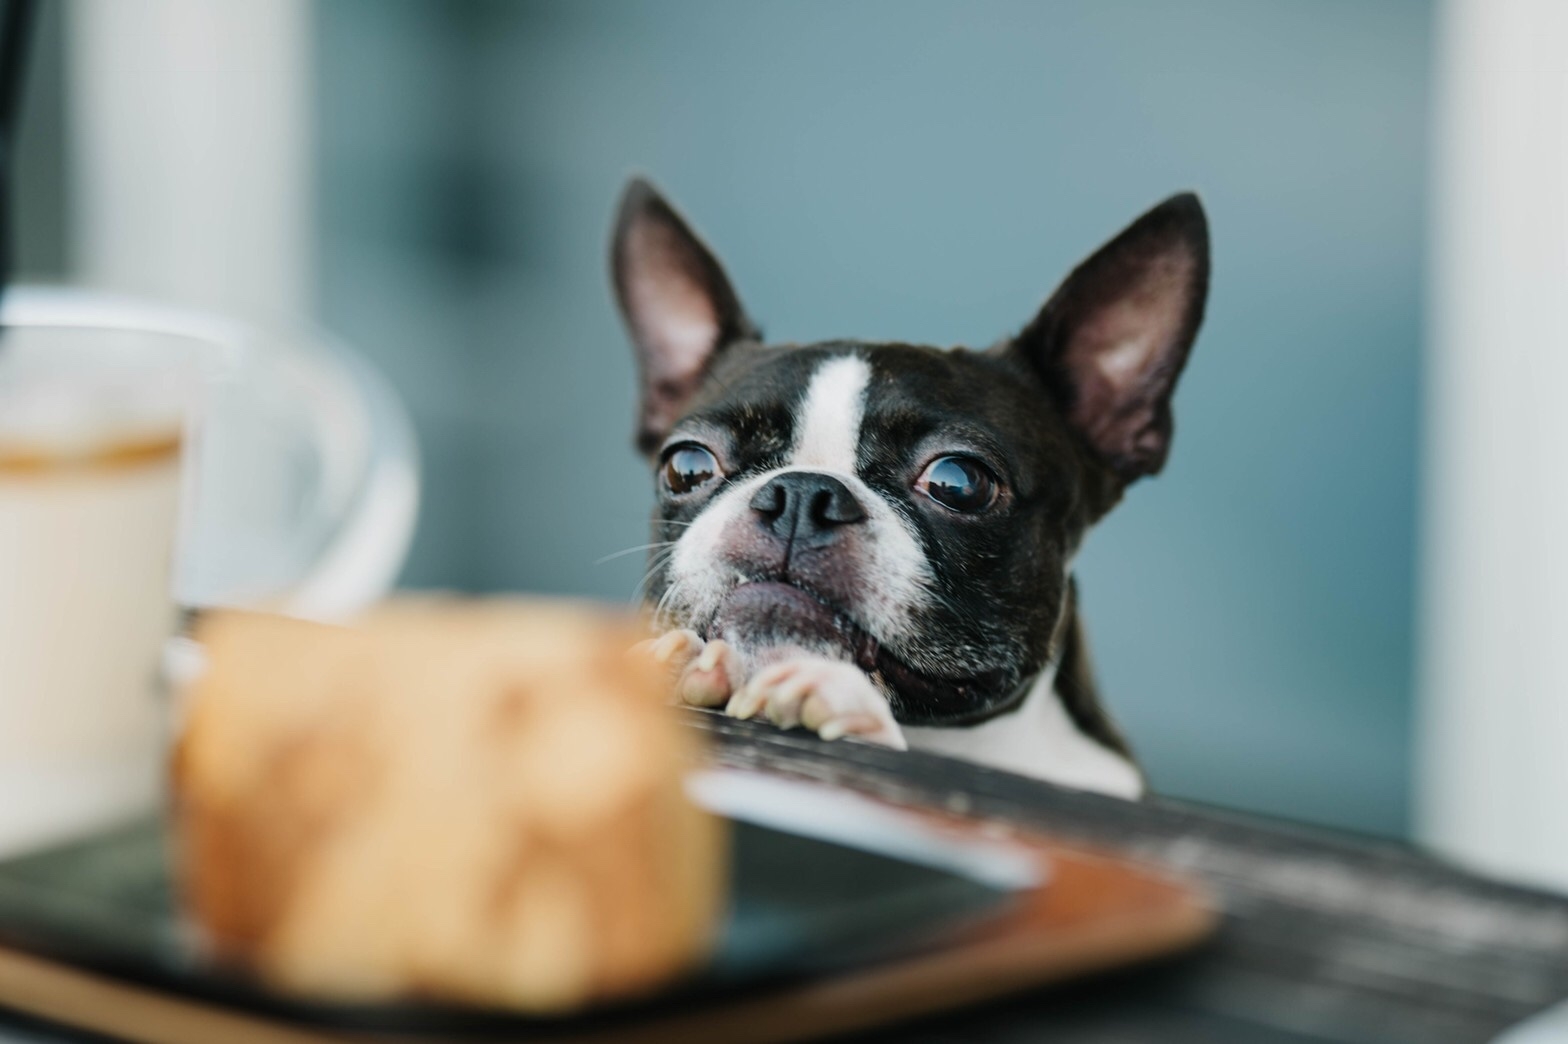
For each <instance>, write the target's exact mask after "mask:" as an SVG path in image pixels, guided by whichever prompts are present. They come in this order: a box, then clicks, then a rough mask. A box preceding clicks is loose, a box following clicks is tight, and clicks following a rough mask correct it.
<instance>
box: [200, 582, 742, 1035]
mask: <svg viewBox="0 0 1568 1044" xmlns="http://www.w3.org/2000/svg"><path fill="white" fill-rule="evenodd" d="M636 637H637V635H636V634H635V633H634V632H633V631H632V629H631V628H630V627H629V626H628V625H626V624H625V623H624V622H623V621H614V620H613V618H608V617H606V616H604V615H603V614H601V613H598V612H596V611H593V610H590V609H588V608H586V607H583V606H579V605H574V604H571V603H558V602H548V601H485V602H461V601H457V600H448V601H441V600H429V601H410V602H403V603H392V604H390V605H388V606H387V607H385V608H382V609H379V610H376V611H375V612H373V613H371V614H369V615H368V616H367V617H366V618H364V619H363V620H362V621H360V622H358V623H356V624H355V625H354V626H351V627H331V626H325V625H321V624H310V623H302V622H299V621H295V620H289V619H284V618H281V617H274V616H264V615H259V614H247V613H234V612H223V613H217V614H214V615H211V616H209V617H207V618H205V619H204V620H203V621H202V622H201V624H200V625H199V627H198V632H197V638H198V640H199V641H200V642H201V643H202V645H203V646H204V648H205V650H206V652H207V656H208V659H209V663H208V668H207V670H206V671H205V672H204V673H203V675H202V676H201V677H200V678H199V680H197V681H196V682H195V683H194V684H193V686H192V687H191V690H190V692H189V693H188V694H187V696H188V702H187V707H186V719H185V727H184V729H183V732H182V735H181V738H180V740H179V742H178V745H177V748H176V753H175V757H174V766H173V780H174V792H175V793H174V797H175V809H176V822H177V826H178V834H177V836H178V841H179V845H178V851H179V856H178V864H179V878H180V881H181V882H182V894H183V896H184V900H185V904H186V908H187V910H188V912H189V913H190V914H191V915H192V916H193V917H194V920H195V921H196V923H197V924H198V926H199V927H200V929H201V930H202V933H203V935H204V937H205V938H206V939H207V941H208V942H209V944H210V946H211V948H212V950H213V951H214V953H215V955H216V956H217V957H218V958H220V959H222V960H225V961H230V962H236V963H240V964H242V965H245V966H247V967H250V968H252V969H254V970H255V971H257V972H259V973H260V974H261V975H262V976H263V977H264V978H265V979H267V980H268V981H270V982H272V983H274V984H277V985H280V986H283V987H286V988H288V989H291V990H294V991H297V992H303V993H305V994H309V995H312V996H315V997H320V998H326V999H335V1000H345V1001H356V1002H357V1001H380V1000H391V999H398V998H408V997H422V998H428V999H436V1000H444V1001H458V1002H469V1003H476V1004H487V1005H501V1006H507V1007H512V1008H517V1009H521V1010H525V1011H530V1012H559V1011H564V1010H569V1009H572V1008H575V1007H578V1006H580V1005H582V1004H584V1003H587V1002H590V1001H594V1000H600V999H605V998H613V997H620V996H626V995H628V994H633V993H637V992H640V991H644V990H647V989H650V988H652V987H653V986H656V985H657V984H659V983H661V982H664V981H666V980H668V979H669V978H671V977H672V976H674V975H677V974H679V973H680V972H681V971H682V970H684V969H686V968H688V967H690V966H691V965H692V964H693V963H694V962H696V961H698V960H699V959H700V958H701V957H702V956H703V955H704V954H705V953H706V952H707V948H708V946H709V944H710V942H711V940H712V938H713V936H714V933H715V931H716V929H717V925H718V920H719V917H720V915H721V912H722V909H723V906H724V900H725V895H724V891H725V882H726V881H727V876H728V874H727V866H726V858H725V856H726V846H725V837H724V833H723V825H722V823H721V822H719V821H717V820H716V819H715V818H714V817H712V816H710V815H709V814H707V813H705V812H702V811H700V810H698V809H697V808H695V807H694V806H693V805H692V804H691V803H690V802H689V801H688V800H687V799H686V796H685V793H684V790H683V785H682V779H683V776H684V774H685V772H686V771H687V770H688V768H689V767H690V766H691V764H692V763H693V760H694V756H695V754H696V750H695V742H696V736H695V734H694V733H693V732H692V731H691V730H689V729H686V728H683V727H682V726H681V724H680V722H679V720H678V719H677V718H676V717H675V716H674V714H673V712H672V711H671V710H670V709H668V707H667V706H666V702H667V691H668V682H667V679H666V678H665V676H664V674H663V672H662V671H661V669H660V668H658V667H656V666H655V665H654V664H652V663H651V662H649V661H647V660H645V659H643V658H641V657H632V656H628V653H627V650H628V649H629V648H630V647H631V645H632V643H633V642H634V641H635V639H636Z"/></svg>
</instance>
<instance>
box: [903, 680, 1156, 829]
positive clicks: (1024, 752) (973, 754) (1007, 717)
mask: <svg viewBox="0 0 1568 1044" xmlns="http://www.w3.org/2000/svg"><path fill="white" fill-rule="evenodd" d="M1055 681H1056V677H1055V672H1054V671H1050V672H1047V673H1045V674H1042V675H1041V676H1040V678H1039V679H1038V680H1037V681H1036V682H1035V683H1034V685H1033V686H1032V687H1031V688H1030V690H1029V694H1028V695H1027V696H1026V697H1024V702H1023V704H1022V705H1021V706H1020V707H1019V708H1018V709H1017V710H1016V711H1013V712H1012V713H1011V714H1003V715H1001V716H1000V717H996V718H992V719H991V720H990V721H987V722H984V723H982V724H979V725H975V726H973V727H970V728H917V727H914V726H905V727H904V736H905V738H906V739H907V740H908V741H909V746H910V747H911V749H914V750H924V751H930V752H931V753H933V754H945V755H947V756H949V757H954V758H962V759H963V760H965V761H974V762H978V763H979V764H982V765H989V766H991V767H992V768H999V769H1004V770H1006V771H1008V772H1016V773H1018V774H1019V775H1022V776H1033V777H1034V778H1035V779H1043V780H1047V781H1049V782H1051V783H1059V784H1061V785H1062V786H1066V787H1074V788H1076V789H1078V790H1092V791H1096V792H1098V793H1102V794H1110V795H1112V796H1113V797H1123V798H1137V797H1141V796H1142V795H1143V777H1142V776H1141V775H1139V773H1138V770H1137V769H1135V768H1133V766H1132V765H1131V764H1129V763H1128V762H1127V760H1126V759H1125V758H1123V757H1121V756H1119V755H1117V754H1116V753H1114V752H1112V751H1109V750H1106V749H1105V748H1104V747H1102V746H1100V744H1098V743H1096V742H1095V741H1094V740H1092V739H1090V738H1089V737H1087V736H1085V735H1084V734H1083V733H1082V732H1079V731H1078V727H1077V726H1076V725H1075V724H1073V720H1072V718H1071V717H1069V716H1068V714H1067V709H1066V708H1065V707H1063V706H1062V701H1061V699H1060V698H1059V697H1058V696H1057V695H1056V692H1055V691H1054V688H1053V687H1054V685H1055Z"/></svg>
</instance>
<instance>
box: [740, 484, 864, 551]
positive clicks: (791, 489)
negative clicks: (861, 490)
mask: <svg viewBox="0 0 1568 1044" xmlns="http://www.w3.org/2000/svg"><path fill="white" fill-rule="evenodd" d="M751 509H752V510H753V511H755V512H756V513H757V515H758V516H759V518H758V521H759V522H760V523H761V524H762V528H764V529H766V530H767V531H768V532H770V533H772V534H774V535H775V536H780V537H784V538H786V539H788V538H791V537H793V538H794V539H796V540H802V539H807V540H809V539H811V538H813V537H815V538H822V537H827V536H829V535H831V534H832V533H833V531H834V530H836V529H838V527H839V526H847V525H852V524H853V523H855V522H863V521H865V518H866V513H865V511H864V510H863V509H862V508H861V506H860V502H859V501H858V500H856V499H855V495H854V494H853V493H851V492H850V491H849V487H848V486H846V485H844V483H842V482H840V481H839V480H838V479H836V478H834V477H833V476H832V475H824V474H822V473H820V472H816V471H786V472H785V473H784V474H782V475H775V476H774V477H773V479H772V480H771V481H769V482H768V483H767V484H766V485H764V486H763V487H762V488H761V489H759V490H757V492H756V494H755V495H754V496H753V497H752V498H751Z"/></svg>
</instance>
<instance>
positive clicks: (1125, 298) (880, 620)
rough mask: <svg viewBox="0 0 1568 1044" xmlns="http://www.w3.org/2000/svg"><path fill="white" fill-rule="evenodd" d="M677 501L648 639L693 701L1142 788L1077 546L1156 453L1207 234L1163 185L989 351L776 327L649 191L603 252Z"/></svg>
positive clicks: (632, 196)
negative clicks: (1082, 590) (762, 323)
mask: <svg viewBox="0 0 1568 1044" xmlns="http://www.w3.org/2000/svg"><path fill="white" fill-rule="evenodd" d="M611 272H612V275H613V278H614V283H615V290H616V294H617V297H618V299H619V304H620V309H621V313H622V315H623V317H624V318H625V320H626V325H627V327H628V329H629V331H630V333H631V338H632V341H633V343H634V344H635V346H636V357H637V364H638V370H639V374H640V386H641V406H640V414H639V418H638V422H637V447H638V449H639V450H640V451H641V452H642V453H643V454H645V455H646V456H647V458H648V460H649V461H650V463H651V464H652V465H653V469H654V476H655V480H654V481H655V486H656V489H657V497H658V503H657V507H656V508H655V510H654V514H653V539H654V541H655V543H654V545H653V548H654V550H653V554H652V556H651V560H650V563H649V571H648V577H647V581H646V582H647V591H648V598H649V600H650V602H651V603H652V604H653V607H654V619H655V620H656V621H658V623H659V627H660V630H661V632H662V634H661V636H660V637H657V638H655V639H653V640H652V641H651V647H652V651H653V653H654V655H655V656H657V657H658V658H659V659H660V660H662V661H663V662H665V663H667V664H669V665H670V668H671V670H672V671H673V672H674V673H675V675H676V677H677V679H678V681H677V684H676V690H677V692H678V694H679V698H680V699H682V700H683V701H684V702H686V703H689V704H691V705H694V706H699V707H710V708H723V709H724V711H725V712H726V713H728V714H730V715H733V716H734V717H737V718H751V717H755V716H759V715H760V716H764V717H766V718H768V719H769V720H771V721H772V722H774V723H775V724H777V725H778V726H780V727H783V728H795V727H805V728H807V729H811V730H813V731H815V732H816V733H817V734H818V735H819V736H821V737H823V738H824V739H835V738H838V737H843V736H852V737H856V738H858V739H861V740H865V741H870V742H873V743H880V744H884V745H886V746H889V747H895V748H900V749H903V748H907V747H913V748H916V749H922V750H931V751H936V752H939V753H944V754H949V755H953V756H957V757H961V758H966V759H969V760H973V761H978V762H981V763H984V764H989V765H992V766H995V767H998V768H1002V769H1006V770H1009V771H1013V772H1019V773H1023V774H1026V775H1030V776H1034V777H1037V778H1042V779H1047V780H1051V781H1053V782H1057V783H1061V784H1064V785H1067V786H1072V787H1077V788H1080V789H1087V790H1096V791H1102V792H1105V793H1110V794H1115V795H1120V796H1124V797H1136V796H1139V795H1141V793H1142V792H1143V786H1144V781H1143V775H1142V772H1141V770H1140V769H1139V767H1138V764H1137V761H1136V760H1135V759H1134V757H1133V754H1132V751H1131V749H1130V748H1129V746H1128V744H1127V741H1126V740H1125V739H1124V738H1123V736H1122V734H1121V732H1120V730H1119V729H1118V728H1117V726H1116V724H1115V722H1113V721H1112V719H1111V717H1110V715H1109V714H1108V713H1107V712H1106V710H1105V707H1104V705H1103V704H1102V703H1101V701H1100V698H1099V694H1098V692H1097V691H1096V687H1095V684H1094V678H1093V674H1092V671H1091V669H1090V663H1089V657H1088V652H1087V648H1086V646H1085V643H1084V632H1083V625H1082V623H1081V622H1080V620H1079V613H1078V604H1077V594H1076V591H1075V589H1074V583H1073V576H1072V565H1073V558H1074V555H1075V554H1076V553H1077V551H1078V548H1079V546H1080V544H1081V543H1082V541H1083V538H1084V534H1085V533H1086V532H1087V531H1088V529H1089V527H1090V526H1092V525H1093V524H1094V523H1095V522H1097V521H1098V520H1099V519H1100V518H1102V517H1103V516H1104V515H1105V513H1106V512H1108V511H1109V510H1110V509H1111V508H1112V507H1113V506H1114V505H1115V504H1116V503H1117V501H1118V500H1120V499H1121V496H1122V492H1123V491H1124V490H1125V489H1126V488H1127V486H1128V485H1129V484H1130V483H1131V482H1133V481H1134V480H1135V479H1138V478H1140V477H1142V476H1144V475H1152V474H1155V473H1156V472H1158V471H1159V470H1160V468H1161V466H1162V465H1163V464H1164V463H1165V458H1166V455H1167V453H1168V452H1169V451H1170V442H1171V393H1172V392H1173V391H1174V389H1175V387H1176V380H1177V377H1178V376H1179V375H1180V374H1181V370H1182V365H1183V364H1184V363H1185V361H1186V359H1187V353H1188V350H1189V349H1190V348H1191V347H1192V342H1193V338H1194V337H1195V336H1196V334H1197V332H1198V326H1199V323H1200V322H1201V321H1202V318H1203V308H1204V301H1205V298H1206V296H1207V291H1208V282H1209V242H1208V226H1207V222H1206V220H1205V218H1204V213H1203V208H1202V206H1201V205H1200V204H1199V202H1198V198H1197V197H1196V196H1194V195H1192V194H1182V195H1177V196H1172V197H1171V198H1170V199H1168V200H1166V201H1165V202H1164V203H1161V204H1160V205H1159V206H1157V207H1155V208H1154V209H1153V210H1150V211H1149V212H1148V213H1146V214H1144V215H1143V216H1142V217H1140V218H1138V220H1136V221H1134V222H1133V223H1132V224H1131V225H1130V226H1128V227H1127V228H1126V229H1125V230H1123V231H1122V232H1121V234H1119V235H1117V236H1116V237H1115V238H1114V239H1112V240H1111V241H1110V242H1109V243H1107V244H1106V245H1105V246H1103V247H1101V248H1100V249H1099V251H1098V252H1096V253H1095V254H1093V255H1092V256H1091V257H1090V258H1089V259H1088V260H1087V261H1085V262H1083V263H1082V264H1081V265H1079V266H1078V267H1077V268H1076V269H1074V270H1073V272H1072V273H1071V274H1070V275H1068V277H1067V279H1066V280H1065V281H1064V282H1063V283H1062V284H1061V286H1060V287H1059V288H1058V289H1057V290H1056V292H1055V293H1054V294H1052V295H1051V297H1050V299H1049V300H1047V301H1046V302H1045V305H1044V307H1043V308H1042V309H1041V310H1040V312H1039V314H1038V315H1036V316H1035V317H1034V319H1033V320H1031V321H1030V322H1029V323H1028V325H1026V326H1025V327H1024V328H1023V330H1022V331H1021V332H1020V333H1018V334H1017V335H1016V336H1013V337H1010V338H1008V339H1006V340H1004V341H1002V342H1001V343H999V344H996V345H995V346H993V347H990V348H987V349H984V350H980V351H976V350H971V349H967V348H953V349H948V350H941V349H938V348H933V347H928V346H924V345H913V344H898V343H888V342H882V341H861V340H849V339H845V340H835V341H824V342H821V343H818V344H804V345H802V344H770V343H768V342H767V341H765V339H764V338H763V335H762V331H761V330H760V328H759V327H758V326H757V325H756V324H755V323H753V322H752V320H751V319H750V318H749V317H748V316H747V314H746V312H745V310H744V309H743V308H742V307H741V303H740V299H739V298H738V297H737V296H736V294H735V291H734V289H732V288H731V286H730V282H729V280H728V279H727V278H726V277H725V274H724V271H723V269H722V268H720V266H719V262H718V261H717V260H716V259H715V257H714V255H713V253H712V252H711V251H710V250H709V249H708V248H707V246H705V245H704V243H703V242H702V240H701V239H700V238H698V236H697V235H696V234H695V233H694V232H693V231H692V229H691V228H690V227H689V226H688V225H687V223H686V222H685V221H684V220H683V219H682V218H681V217H680V215H679V214H678V213H676V211H675V210H674V208H673V207H671V205H670V204H669V203H668V202H666V201H665V200H664V198H663V197H661V196H660V195H659V193H658V192H657V191H656V190H655V189H654V188H653V187H652V186H651V185H649V184H648V183H647V182H645V181H642V180H634V181H632V182H631V183H630V184H629V185H628V186H627V188H626V190H625V194H624V196H623V198H622V200H621V206H620V212H619V215H618V218H617V220H616V224H615V231H614V241H613V244H612V248H611Z"/></svg>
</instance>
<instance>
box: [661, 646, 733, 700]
mask: <svg viewBox="0 0 1568 1044" xmlns="http://www.w3.org/2000/svg"><path fill="white" fill-rule="evenodd" d="M698 641H701V639H700V638H699V639H698ZM739 675H740V657H739V656H738V655H737V654H736V652H735V648H734V647H733V646H732V645H730V643H728V642H726V641H724V640H723V639H722V638H715V639H714V640H713V641H711V642H708V643H707V644H706V645H704V646H702V652H701V653H699V654H698V655H697V656H696V657H695V658H694V659H692V660H691V661H690V662H689V663H687V664H686V668H685V670H684V671H683V672H682V674H681V676H680V680H679V681H677V682H676V684H675V691H676V695H677V696H679V697H680V700H681V702H682V703H685V704H688V705H690V706H693V707H722V706H724V704H725V703H727V702H729V701H730V694H731V693H733V692H734V691H735V681H736V678H737V677H739Z"/></svg>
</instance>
